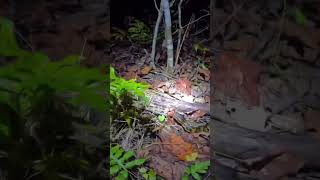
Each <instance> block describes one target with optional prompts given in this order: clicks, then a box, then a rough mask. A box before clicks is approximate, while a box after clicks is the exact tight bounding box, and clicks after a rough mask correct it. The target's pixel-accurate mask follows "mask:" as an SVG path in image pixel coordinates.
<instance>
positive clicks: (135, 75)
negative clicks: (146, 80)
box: [123, 71, 138, 80]
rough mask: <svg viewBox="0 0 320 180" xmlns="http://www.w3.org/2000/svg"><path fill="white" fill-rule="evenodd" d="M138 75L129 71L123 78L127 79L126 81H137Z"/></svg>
mask: <svg viewBox="0 0 320 180" xmlns="http://www.w3.org/2000/svg"><path fill="white" fill-rule="evenodd" d="M137 77H138V76H137V73H136V72H134V71H128V72H125V73H124V75H123V78H124V79H126V80H130V79H137Z"/></svg>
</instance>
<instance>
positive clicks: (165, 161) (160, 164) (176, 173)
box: [150, 155, 185, 180]
mask: <svg viewBox="0 0 320 180" xmlns="http://www.w3.org/2000/svg"><path fill="white" fill-rule="evenodd" d="M169 158H170V156H168V158H162V157H159V156H158V155H154V156H153V157H151V162H150V167H151V168H152V169H154V170H155V172H156V173H157V175H159V176H161V177H163V178H164V179H170V180H181V179H182V176H183V173H184V168H185V165H184V164H183V163H181V162H172V161H170V159H169Z"/></svg>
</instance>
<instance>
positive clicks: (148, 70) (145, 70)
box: [140, 66, 152, 75]
mask: <svg viewBox="0 0 320 180" xmlns="http://www.w3.org/2000/svg"><path fill="white" fill-rule="evenodd" d="M151 70H152V67H151V66H144V67H143V68H142V69H141V71H140V73H141V74H142V75H147V74H149V72H150V71H151Z"/></svg>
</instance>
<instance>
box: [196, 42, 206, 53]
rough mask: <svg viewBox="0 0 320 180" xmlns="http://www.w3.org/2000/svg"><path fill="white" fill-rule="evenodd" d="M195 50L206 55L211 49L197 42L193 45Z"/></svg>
mask: <svg viewBox="0 0 320 180" xmlns="http://www.w3.org/2000/svg"><path fill="white" fill-rule="evenodd" d="M193 50H194V51H195V52H196V53H197V52H200V53H201V54H203V55H205V54H206V53H207V52H209V49H208V48H207V47H205V46H204V45H203V44H202V43H200V42H199V43H195V44H194V45H193Z"/></svg>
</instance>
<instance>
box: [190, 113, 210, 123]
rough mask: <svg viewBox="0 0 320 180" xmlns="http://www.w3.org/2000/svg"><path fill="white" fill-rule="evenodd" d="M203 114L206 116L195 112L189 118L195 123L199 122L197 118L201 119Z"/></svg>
mask: <svg viewBox="0 0 320 180" xmlns="http://www.w3.org/2000/svg"><path fill="white" fill-rule="evenodd" d="M205 114H207V113H206V112H205V111H201V110H197V111H195V112H194V113H193V114H192V115H191V116H190V118H191V119H193V120H195V121H197V120H199V118H201V117H203V116H204V115H205Z"/></svg>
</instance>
